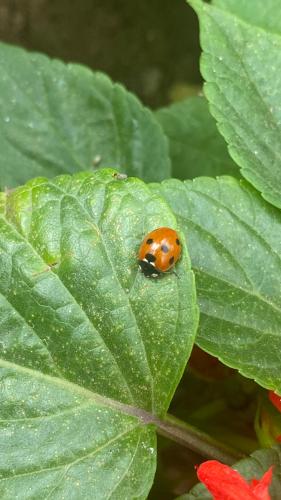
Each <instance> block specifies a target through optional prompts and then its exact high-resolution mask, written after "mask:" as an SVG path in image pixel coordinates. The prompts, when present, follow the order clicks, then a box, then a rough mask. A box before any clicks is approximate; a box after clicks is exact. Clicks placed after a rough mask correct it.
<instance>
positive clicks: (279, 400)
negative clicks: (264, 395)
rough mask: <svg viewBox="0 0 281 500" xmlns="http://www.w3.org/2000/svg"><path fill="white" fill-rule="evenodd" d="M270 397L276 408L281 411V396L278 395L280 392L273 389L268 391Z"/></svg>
mask: <svg viewBox="0 0 281 500" xmlns="http://www.w3.org/2000/svg"><path fill="white" fill-rule="evenodd" d="M268 397H269V400H270V401H271V403H272V404H273V405H274V406H275V408H277V410H279V411H280V412H281V396H278V394H276V393H275V392H273V391H268Z"/></svg>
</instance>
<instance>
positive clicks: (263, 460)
mask: <svg viewBox="0 0 281 500" xmlns="http://www.w3.org/2000/svg"><path fill="white" fill-rule="evenodd" d="M271 465H273V466H274V468H273V480H272V483H271V486H270V489H269V491H270V498H271V500H278V499H279V498H280V491H281V479H280V473H281V447H280V446H274V447H273V448H271V449H266V450H257V451H255V452H254V453H252V454H251V455H250V457H248V458H244V459H243V460H240V461H239V462H237V463H236V464H235V465H234V466H233V468H234V469H235V470H238V472H240V474H241V475H242V476H243V477H245V479H247V480H248V481H250V480H251V479H253V478H255V479H258V478H261V477H262V476H263V474H264V473H265V472H266V471H267V470H268V469H269V467H270V466H271ZM212 498H213V497H212V495H210V494H209V493H208V491H207V489H206V488H205V486H203V484H198V485H196V486H195V487H194V488H192V490H191V491H190V492H189V493H187V494H186V495H182V496H181V497H178V500H195V499H197V500H212ZM241 500H243V499H242V498H241Z"/></svg>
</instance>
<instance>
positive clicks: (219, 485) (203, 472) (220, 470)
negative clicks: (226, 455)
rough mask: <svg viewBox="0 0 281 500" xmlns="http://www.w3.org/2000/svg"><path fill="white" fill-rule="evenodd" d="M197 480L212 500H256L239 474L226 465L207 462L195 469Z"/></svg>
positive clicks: (214, 461)
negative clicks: (202, 484) (211, 496)
mask: <svg viewBox="0 0 281 500" xmlns="http://www.w3.org/2000/svg"><path fill="white" fill-rule="evenodd" d="M197 476H198V479H199V480H200V481H201V482H202V483H204V484H205V486H206V488H207V489H208V490H209V492H210V493H212V495H213V496H214V500H242V499H243V500H257V498H259V497H256V496H255V494H254V493H253V491H252V488H251V487H250V486H249V484H248V483H247V482H246V480H245V479H244V478H243V477H242V476H240V474H239V472H237V471H236V470H233V469H231V468H230V467H228V466H227V465H224V464H221V463H220V462H217V460H208V461H207V462H204V463H203V464H201V465H200V466H199V467H198V469H197ZM261 498H262V497H261Z"/></svg>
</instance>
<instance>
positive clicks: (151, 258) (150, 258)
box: [145, 253, 156, 262]
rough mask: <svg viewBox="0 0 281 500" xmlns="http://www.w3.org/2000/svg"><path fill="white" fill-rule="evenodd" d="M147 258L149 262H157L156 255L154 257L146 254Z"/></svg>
mask: <svg viewBox="0 0 281 500" xmlns="http://www.w3.org/2000/svg"><path fill="white" fill-rule="evenodd" d="M145 258H146V260H147V262H155V261H156V257H155V255H152V253H146V254H145Z"/></svg>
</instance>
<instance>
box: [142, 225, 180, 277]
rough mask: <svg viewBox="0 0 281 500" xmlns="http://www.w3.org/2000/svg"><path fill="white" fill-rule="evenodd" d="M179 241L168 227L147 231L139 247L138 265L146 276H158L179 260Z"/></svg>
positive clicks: (176, 234)
mask: <svg viewBox="0 0 281 500" xmlns="http://www.w3.org/2000/svg"><path fill="white" fill-rule="evenodd" d="M180 255H181V243H180V239H179V236H178V233H177V232H176V231H175V230H174V229H171V228H170V227H158V228H157V229H154V231H151V233H148V234H147V235H146V237H145V238H144V240H143V242H142V244H141V246H140V249H139V267H140V270H141V271H142V272H143V274H144V275H145V276H146V277H147V278H158V277H159V276H160V275H161V274H162V273H166V272H167V271H169V270H170V269H171V268H172V267H173V266H174V265H175V263H176V262H177V261H178V260H179V258H180Z"/></svg>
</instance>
